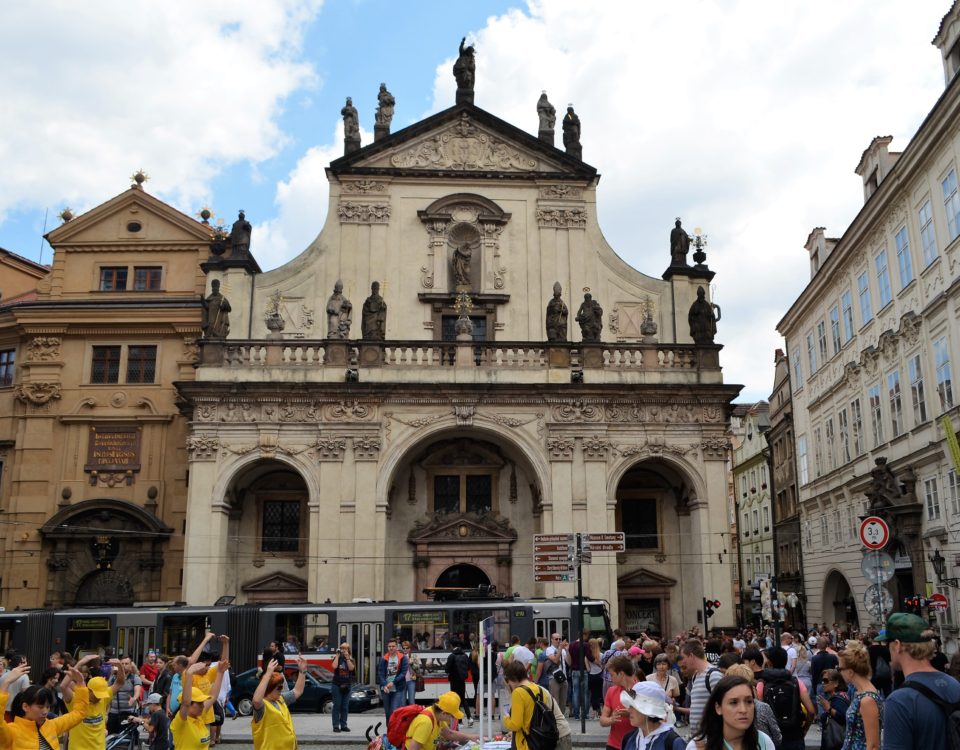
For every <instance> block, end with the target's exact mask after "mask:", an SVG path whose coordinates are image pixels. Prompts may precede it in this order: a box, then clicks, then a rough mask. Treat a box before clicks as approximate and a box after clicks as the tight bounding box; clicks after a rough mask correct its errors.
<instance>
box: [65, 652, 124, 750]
mask: <svg viewBox="0 0 960 750" xmlns="http://www.w3.org/2000/svg"><path fill="white" fill-rule="evenodd" d="M97 658H99V657H98V656H97V655H96V654H91V655H90V656H85V657H83V658H82V659H81V660H80V661H78V662H77V669H80V668H81V667H83V666H84V665H86V664H87V663H88V662H90V661H93V660H94V659H97ZM110 663H111V664H112V665H113V666H114V667H117V680H116V682H114V683H113V685H109V684H107V681H106V680H105V679H104V678H103V677H91V678H90V679H89V680H88V681H87V690H88V691H89V693H90V695H89V698H90V700H89V703H88V705H87V712H86V715H85V716H84V717H83V721H81V722H80V723H79V724H77V726H75V727H74V728H73V729H71V730H70V746H71V747H72V748H73V749H74V750H104V748H105V747H106V746H107V731H106V727H107V712H108V711H109V710H110V701H111V700H112V699H113V696H114V695H116V694H117V691H118V690H120V688H121V687H122V686H123V683H124V678H125V675H126V672H125V670H123V669H120V660H119V659H111V660H110ZM73 687H74V686H73V680H71V679H70V675H67V676H65V677H64V678H63V680H62V681H61V683H60V690H61V691H62V693H63V702H64V703H66V704H67V708H68V709H69V710H71V711H72V710H73V709H74V708H75V703H76V700H75V697H74V691H73Z"/></svg>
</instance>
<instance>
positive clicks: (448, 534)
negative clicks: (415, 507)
mask: <svg viewBox="0 0 960 750" xmlns="http://www.w3.org/2000/svg"><path fill="white" fill-rule="evenodd" d="M516 539H517V532H516V530H514V529H513V528H512V527H511V526H510V522H509V521H508V520H507V519H506V518H503V517H502V516H499V515H495V514H493V513H483V514H475V513H464V514H462V515H461V514H445V513H435V514H433V515H432V516H430V517H429V518H428V519H427V520H425V521H420V522H418V523H417V524H416V525H415V526H414V527H413V529H412V530H411V531H410V533H409V535H408V536H407V541H409V542H410V543H411V544H426V543H429V542H450V541H454V540H457V541H468V540H469V541H478V540H483V541H494V542H497V541H503V542H514V541H516Z"/></svg>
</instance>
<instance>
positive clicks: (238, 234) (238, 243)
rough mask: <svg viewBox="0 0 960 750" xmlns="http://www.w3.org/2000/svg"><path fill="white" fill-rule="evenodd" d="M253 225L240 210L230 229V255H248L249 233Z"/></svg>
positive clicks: (240, 256) (235, 256)
mask: <svg viewBox="0 0 960 750" xmlns="http://www.w3.org/2000/svg"><path fill="white" fill-rule="evenodd" d="M252 233H253V226H252V225H251V224H250V222H249V221H247V216H246V214H245V213H244V212H243V209H241V210H240V214H239V215H238V216H237V220H236V221H235V222H233V227H232V228H231V230H230V255H231V257H233V258H246V257H248V256H249V255H250V235H251V234H252Z"/></svg>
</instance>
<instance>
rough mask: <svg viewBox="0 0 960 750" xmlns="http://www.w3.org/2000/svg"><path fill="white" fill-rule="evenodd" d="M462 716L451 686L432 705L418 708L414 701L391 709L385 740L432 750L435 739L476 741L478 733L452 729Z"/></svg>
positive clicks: (409, 749)
mask: <svg viewBox="0 0 960 750" xmlns="http://www.w3.org/2000/svg"><path fill="white" fill-rule="evenodd" d="M462 718H463V711H461V710H460V696H459V695H457V694H456V693H455V692H453V691H452V690H450V691H448V692H446V693H444V694H443V695H441V696H440V697H439V698H437V702H436V703H434V704H433V705H432V706H427V707H426V708H421V707H420V706H417V705H415V704H413V705H409V706H403V707H401V708H398V709H397V710H396V711H394V712H393V715H392V716H391V717H390V721H389V723H388V724H387V742H388V743H389V744H390V745H392V746H393V747H395V748H397V749H398V750H433V748H434V747H435V746H436V744H437V740H438V739H440V740H442V741H443V742H455V743H460V742H479V741H480V737H479V736H478V735H476V734H467V733H465V732H459V731H457V730H456V729H453V727H454V726H455V725H456V723H457V721H459V720H460V719H462ZM384 745H386V743H384Z"/></svg>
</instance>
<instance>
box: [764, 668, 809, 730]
mask: <svg viewBox="0 0 960 750" xmlns="http://www.w3.org/2000/svg"><path fill="white" fill-rule="evenodd" d="M763 702H764V703H766V704H767V705H768V706H770V708H772V709H773V715H774V716H775V717H776V719H777V726H779V727H780V731H781V732H783V736H784V739H787V738H793V737H796V736H797V735H799V734H800V731H801V729H802V728H803V710H802V708H801V704H800V685H799V683H798V682H797V678H796V677H792V676H787V677H786V678H784V677H779V676H778V677H774V678H773V679H770V678H769V677H768V678H767V679H765V680H764V682H763Z"/></svg>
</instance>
